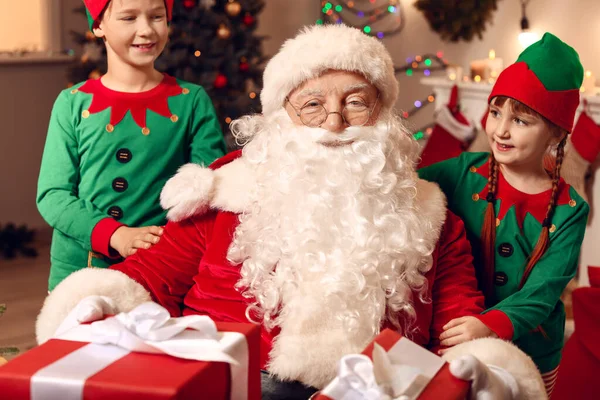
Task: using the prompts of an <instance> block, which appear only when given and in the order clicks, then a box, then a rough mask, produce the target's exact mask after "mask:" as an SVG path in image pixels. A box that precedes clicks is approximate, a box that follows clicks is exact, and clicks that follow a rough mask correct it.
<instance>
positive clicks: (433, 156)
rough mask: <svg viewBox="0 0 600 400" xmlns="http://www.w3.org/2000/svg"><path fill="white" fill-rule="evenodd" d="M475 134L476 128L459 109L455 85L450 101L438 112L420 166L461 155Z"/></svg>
mask: <svg viewBox="0 0 600 400" xmlns="http://www.w3.org/2000/svg"><path fill="white" fill-rule="evenodd" d="M474 135H475V129H474V128H473V127H472V126H471V124H469V121H467V119H466V118H465V116H464V115H463V114H462V113H461V112H460V111H459V110H458V86H456V85H454V87H453V88H452V93H451V95H450V101H449V102H448V104H447V105H446V106H445V107H443V108H441V109H440V110H439V111H437V112H436V115H435V126H434V128H433V131H432V132H431V136H430V138H429V140H428V141H427V144H426V145H425V148H424V149H423V152H422V153H421V162H420V163H419V166H418V168H422V167H426V166H428V165H431V164H435V163H436V162H440V161H444V160H447V159H449V158H452V157H457V156H459V155H460V153H462V152H463V151H465V150H466V149H467V147H468V146H469V142H470V141H471V140H472V139H473V137H474Z"/></svg>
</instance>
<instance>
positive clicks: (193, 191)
mask: <svg viewBox="0 0 600 400" xmlns="http://www.w3.org/2000/svg"><path fill="white" fill-rule="evenodd" d="M214 179H215V173H214V171H213V170H211V169H209V168H205V167H202V166H200V165H198V164H192V163H190V164H186V165H184V166H182V167H181V168H179V170H178V171H177V174H175V175H174V176H173V177H172V178H171V179H169V180H168V181H167V183H166V184H165V186H164V188H163V190H162V192H161V193H160V205H161V206H162V208H163V209H165V210H168V211H167V219H169V220H171V221H181V220H184V219H186V218H189V217H191V216H193V215H196V214H202V213H204V212H206V210H207V209H208V207H209V204H210V200H211V198H212V193H213V189H214Z"/></svg>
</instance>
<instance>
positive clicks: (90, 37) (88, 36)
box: [85, 31, 96, 41]
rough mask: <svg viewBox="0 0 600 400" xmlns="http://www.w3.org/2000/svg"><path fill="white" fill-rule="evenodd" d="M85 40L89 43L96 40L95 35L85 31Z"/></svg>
mask: <svg viewBox="0 0 600 400" xmlns="http://www.w3.org/2000/svg"><path fill="white" fill-rule="evenodd" d="M85 38H86V39H87V40H89V41H92V40H96V35H94V33H93V32H92V31H87V32H86V33H85Z"/></svg>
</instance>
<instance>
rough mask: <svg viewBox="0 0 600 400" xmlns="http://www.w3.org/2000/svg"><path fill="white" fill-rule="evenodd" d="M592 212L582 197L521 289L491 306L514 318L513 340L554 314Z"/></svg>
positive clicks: (571, 273)
mask: <svg viewBox="0 0 600 400" xmlns="http://www.w3.org/2000/svg"><path fill="white" fill-rule="evenodd" d="M588 212H589V206H588V205H587V203H585V202H584V201H582V202H581V206H580V207H578V209H577V210H575V213H574V214H573V215H572V216H571V218H569V219H567V220H566V221H565V222H564V223H563V226H562V228H559V229H558V230H557V231H556V233H555V235H553V234H551V236H550V244H549V246H548V249H547V250H546V253H545V254H544V255H543V256H542V258H541V259H540V261H539V262H538V263H537V264H536V265H535V267H534V268H533V270H532V271H531V274H530V275H529V278H528V279H527V282H525V285H523V287H522V288H521V290H519V291H518V292H515V293H514V294H512V295H510V296H508V297H507V298H505V299H504V300H502V301H500V302H499V303H498V304H496V305H495V306H494V307H492V308H490V309H489V310H499V311H502V312H504V313H505V314H506V315H507V316H508V318H509V319H510V320H511V322H512V324H513V329H514V333H513V337H512V340H517V339H519V338H520V337H521V336H523V335H524V334H527V333H528V332H529V331H531V330H532V329H535V328H537V327H538V326H539V325H540V324H542V323H543V322H544V321H545V320H546V319H547V318H548V317H549V316H550V313H551V312H552V311H553V310H554V308H555V307H556V304H557V302H558V301H559V299H560V296H561V295H562V293H563V291H564V289H565V287H566V286H567V284H568V283H569V281H570V280H571V279H573V277H574V276H575V273H576V272H577V264H578V262H579V251H580V248H581V243H582V241H583V236H584V234H585V227H586V223H587V216H588ZM516 278H518V279H520V278H521V277H520V276H519V277H516ZM489 310H487V311H489Z"/></svg>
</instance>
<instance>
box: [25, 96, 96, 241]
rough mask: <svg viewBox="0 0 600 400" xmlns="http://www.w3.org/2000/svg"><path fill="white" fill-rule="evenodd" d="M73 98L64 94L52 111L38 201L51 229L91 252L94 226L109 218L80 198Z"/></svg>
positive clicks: (59, 97)
mask: <svg viewBox="0 0 600 400" xmlns="http://www.w3.org/2000/svg"><path fill="white" fill-rule="evenodd" d="M70 96H71V95H70V94H69V93H68V92H66V91H64V92H62V93H61V94H60V95H59V96H58V98H57V99H56V102H55V103H54V108H53V109H52V114H51V117H50V125H49V127H48V135H47V137H46V145H45V147H44V154H43V156H42V165H41V168H40V176H39V179H38V189H37V199H36V202H37V207H38V210H39V212H40V214H41V215H42V217H43V218H44V219H45V220H46V222H47V223H48V224H49V225H50V226H51V227H52V228H54V229H56V230H58V231H60V232H61V233H63V234H64V235H66V236H68V237H71V238H73V239H74V240H76V241H78V242H80V243H81V244H82V245H83V246H85V247H88V248H90V249H91V243H90V240H91V235H92V230H93V229H94V226H95V225H96V223H98V221H100V220H101V219H103V218H107V217H108V216H107V215H106V214H104V213H103V212H102V211H100V210H99V209H98V208H96V207H95V206H94V205H93V204H92V203H91V202H90V201H87V200H84V199H80V198H79V197H78V184H79V178H80V177H79V163H80V156H79V153H78V141H77V135H76V132H75V129H74V124H73V109H72V105H71V100H70Z"/></svg>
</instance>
